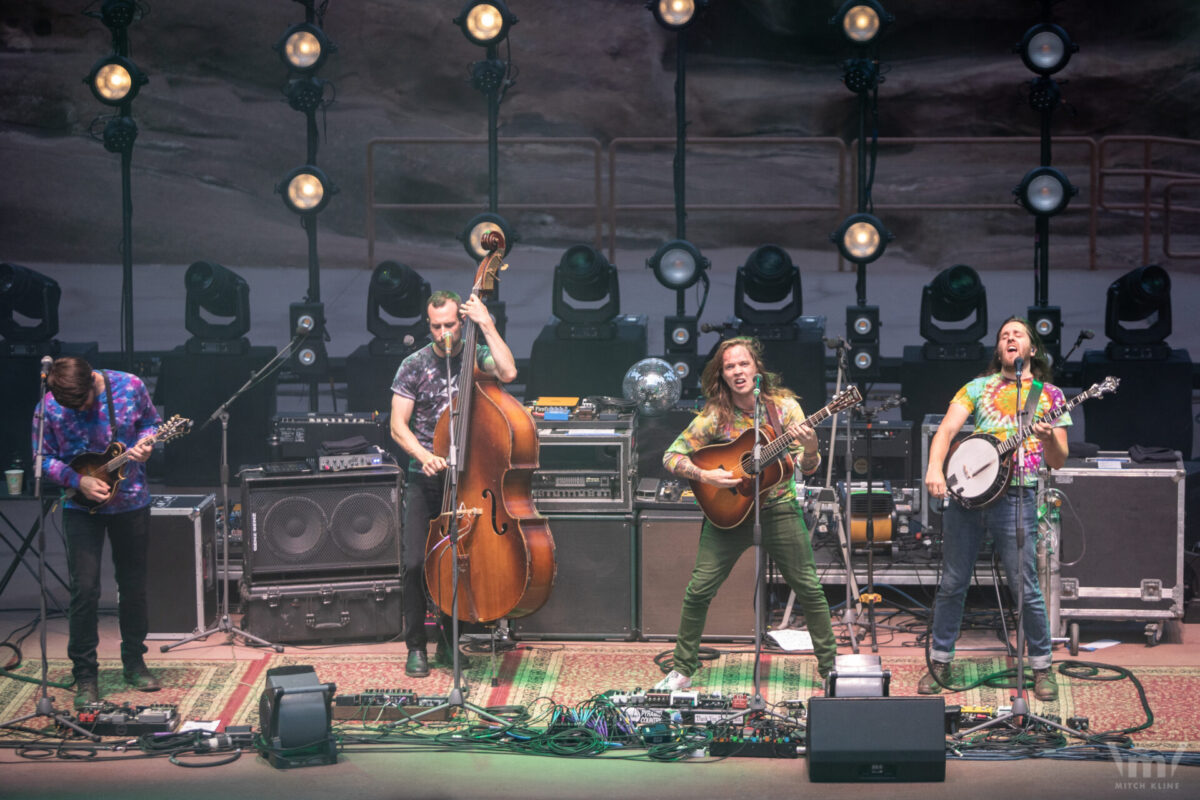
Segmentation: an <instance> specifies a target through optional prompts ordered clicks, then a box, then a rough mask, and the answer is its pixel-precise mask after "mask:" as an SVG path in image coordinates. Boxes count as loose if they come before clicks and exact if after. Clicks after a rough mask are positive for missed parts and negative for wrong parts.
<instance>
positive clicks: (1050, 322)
mask: <svg viewBox="0 0 1200 800" xmlns="http://www.w3.org/2000/svg"><path fill="white" fill-rule="evenodd" d="M1025 318H1026V319H1028V320H1029V324H1030V325H1032V326H1033V329H1034V330H1035V331H1037V335H1038V336H1039V337H1041V340H1042V354H1043V355H1045V356H1046V360H1047V361H1049V362H1050V366H1052V367H1055V368H1056V369H1057V368H1058V367H1059V363H1058V362H1059V360H1060V358H1061V357H1062V309H1061V308H1059V307H1058V306H1049V305H1046V306H1037V305H1033V306H1030V307H1029V308H1028V309H1027V310H1026V312H1025Z"/></svg>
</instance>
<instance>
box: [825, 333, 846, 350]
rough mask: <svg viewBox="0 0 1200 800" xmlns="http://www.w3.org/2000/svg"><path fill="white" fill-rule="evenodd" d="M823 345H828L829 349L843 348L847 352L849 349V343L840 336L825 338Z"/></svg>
mask: <svg viewBox="0 0 1200 800" xmlns="http://www.w3.org/2000/svg"><path fill="white" fill-rule="evenodd" d="M825 346H826V347H828V348H829V349H830V350H845V351H847V352H849V351H850V343H849V342H847V341H846V340H845V339H843V338H842V337H841V336H834V337H833V338H827V339H825Z"/></svg>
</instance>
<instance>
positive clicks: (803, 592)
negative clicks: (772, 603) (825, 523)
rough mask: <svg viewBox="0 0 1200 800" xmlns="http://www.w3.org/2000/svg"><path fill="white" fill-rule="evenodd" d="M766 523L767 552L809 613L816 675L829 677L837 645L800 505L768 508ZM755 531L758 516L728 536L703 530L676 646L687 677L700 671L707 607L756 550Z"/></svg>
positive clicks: (764, 516) (678, 663)
mask: <svg viewBox="0 0 1200 800" xmlns="http://www.w3.org/2000/svg"><path fill="white" fill-rule="evenodd" d="M761 517H762V543H763V549H764V550H765V551H766V553H767V554H768V555H770V557H771V558H772V559H774V560H775V566H776V567H778V568H779V571H780V573H781V574H782V575H783V579H784V580H785V581H787V584H788V586H790V587H791V588H792V591H794V592H795V593H796V602H797V603H798V604H799V606H800V608H801V610H802V611H803V612H804V620H805V622H806V623H807V625H808V632H809V634H810V635H811V636H812V643H813V653H814V654H815V655H816V657H817V669H818V671H819V672H820V673H821V674H822V675H825V674H826V673H828V672H829V670H831V669H833V659H834V657H835V656H836V655H837V639H836V638H835V637H834V635H833V624H832V623H831V622H830V619H829V604H828V603H827V602H826V601H825V593H824V592H823V591H822V590H821V583H820V581H819V580H818V579H817V570H816V567H815V566H814V564H813V554H812V543H811V542H810V540H809V538H808V531H807V530H806V529H805V527H804V518H803V516H802V515H801V514H800V507H799V504H797V503H796V502H795V501H791V502H783V503H776V504H775V505H772V506H768V507H767V508H764V509H763V510H762V513H761ZM753 529H754V516H753V514H751V515H750V516H749V517H747V518H746V521H745V522H743V523H742V524H741V525H738V526H737V527H736V528H731V529H729V530H722V529H721V528H718V527H716V526H715V525H713V524H712V523H711V522H709V521H708V520H705V521H704V526H703V527H702V528H701V529H700V545H699V547H698V549H697V551H696V566H695V567H693V568H692V579H691V581H690V582H689V583H688V587H687V592H686V593H685V594H684V596H683V611H682V613H681V614H680V619H679V638H678V639H676V641H675V669H676V670H678V671H679V672H681V673H682V674H684V675H689V676H690V675H693V674H695V672H696V670H697V669H699V668H700V659H699V657H698V656H699V651H700V637H701V635H702V634H703V633H704V623H705V621H706V620H707V618H708V604H709V603H711V602H712V599H713V597H715V596H716V594H717V591H718V590H719V589H720V588H721V584H722V583H724V582H725V579H726V578H727V577H729V573H730V571H731V570H732V569H733V565H734V564H736V563H737V560H738V558H740V557H741V555H742V553H744V552H746V550H747V549H749V548H751V547H752V546H753V544H754V530H753Z"/></svg>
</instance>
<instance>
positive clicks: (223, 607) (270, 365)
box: [158, 329, 311, 653]
mask: <svg viewBox="0 0 1200 800" xmlns="http://www.w3.org/2000/svg"><path fill="white" fill-rule="evenodd" d="M310 332H311V329H302V330H301V331H299V332H297V334H296V335H295V336H294V337H292V340H291V341H290V342H288V343H287V346H286V347H284V348H283V349H282V350H280V351H279V352H277V353H276V354H275V355H274V356H272V357H271V360H270V361H268V362H267V363H266V364H264V365H263V366H262V367H261V368H260V369H258V370H257V371H255V372H253V373H251V374H250V377H249V378H248V379H247V380H246V382H245V383H243V384H242V385H241V387H240V388H239V389H238V390H237V391H235V392H234V393H233V394H232V395H230V396H229V398H228V399H227V400H226V401H225V402H224V403H221V405H220V406H218V407H217V410H216V411H214V412H213V413H212V414H211V415H210V416H209V418H208V419H207V420H205V421H204V424H203V425H201V426H200V430H201V431H202V430H204V429H205V428H207V427H208V426H209V424H211V423H212V421H213V420H220V421H221V468H220V470H221V538H222V543H221V583H222V587H221V599H220V602H219V608H218V609H217V614H216V618H215V619H214V620H213V624H212V625H211V626H209V627H208V628H206V629H205V630H202V631H197V632H196V633H193V634H191V635H190V636H185V637H183V638H182V639H180V640H179V641H176V642H172V643H170V644H164V645H162V646H161V647H159V648H158V649H159V652H162V653H166V652H168V651H170V650H174V649H175V648H176V647H179V646H180V645H183V644H187V643H188V642H194V641H196V640H197V639H207V638H208V637H209V636H210V635H212V634H214V633H224V634H227V635H228V636H229V637H230V638H233V637H237V636H241V637H242V638H243V639H245V640H246V641H247V643H251V642H252V643H254V644H256V645H258V646H260V647H270V648H271V649H272V650H274V651H275V652H276V653H282V652H283V645H279V644H275V643H273V642H269V641H267V640H266V639H263V638H261V637H259V636H255V635H254V634H253V633H250V632H249V631H244V630H242V629H241V628H239V627H237V626H236V625H234V624H233V621H232V620H231V618H230V616H229V407H230V406H231V405H233V404H234V403H235V402H236V401H237V399H238V398H239V397H241V396H242V395H243V394H245V393H246V392H247V391H248V390H249V389H250V388H252V387H253V386H255V385H256V384H257V383H258V382H259V381H260V380H261V379H262V378H264V377H266V376H267V375H268V374H270V373H271V371H272V370H274V369H277V368H278V367H279V366H280V365H281V364H283V362H284V361H285V360H287V358H288V357H289V356H291V354H292V351H293V350H295V349H296V347H297V346H298V345H299V344H300V343H301V342H303V341H304V340H305V339H307V338H308V335H309V333H310ZM199 432H200V431H197V433H199Z"/></svg>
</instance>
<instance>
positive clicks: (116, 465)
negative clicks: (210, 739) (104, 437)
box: [67, 414, 192, 514]
mask: <svg viewBox="0 0 1200 800" xmlns="http://www.w3.org/2000/svg"><path fill="white" fill-rule="evenodd" d="M191 429H192V421H191V420H190V419H184V418H183V417H181V416H179V415H178V414H176V415H175V416H173V417H171V418H170V419H169V420H167V421H166V422H164V423H163V424H162V425H160V426H159V428H158V430H157V431H155V432H154V433H152V434H150V435H149V436H146V437H144V438H143V439H142V440H141V441H139V442H138V445H142V444H154V443H155V442H169V441H171V440H172V439H176V438H178V437H180V436H183V435H184V434H185V433H187V432H188V431H190V430H191ZM136 446H137V445H135V447H136ZM128 463H129V450H128V449H126V447H125V445H123V444H121V443H120V442H113V443H112V444H110V445H109V446H108V449H106V450H105V451H104V452H103V453H80V454H79V455H77V456H75V457H74V458H73V459H71V463H70V465H69V466H70V467H71V469H73V470H75V471H76V472H78V473H79V474H80V475H87V476H90V477H93V478H99V479H100V480H102V481H104V482H105V483H106V484H108V500H111V499H113V498H114V497H116V495H117V487H118V486H120V485H121V481H123V480H125V465H126V464H128ZM67 497H69V498H71V500H72V501H74V502H75V503H78V504H79V505H81V506H83V507H84V508H86V509H88V511H90V512H91V513H93V514H95V513H96V511H97V510H99V509H100V508H102V507H103V506H104V505H105V504H107V503H108V500H100V501H96V500H92V499H90V498H88V497H87V496H85V495H84V493H83V492H81V491H79V490H77V489H68V490H67Z"/></svg>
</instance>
